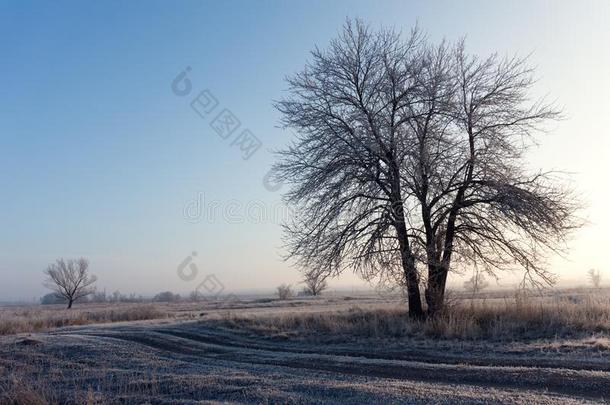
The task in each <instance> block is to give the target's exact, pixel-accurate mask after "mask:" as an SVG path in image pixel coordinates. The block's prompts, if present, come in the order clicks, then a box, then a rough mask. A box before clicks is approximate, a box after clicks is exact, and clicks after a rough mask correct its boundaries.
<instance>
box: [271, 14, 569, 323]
mask: <svg viewBox="0 0 610 405" xmlns="http://www.w3.org/2000/svg"><path fill="white" fill-rule="evenodd" d="M532 73H533V72H532V70H531V69H530V68H529V67H528V66H527V64H526V62H525V61H524V60H523V59H519V58H512V59H502V58H499V57H497V56H495V55H493V56H491V57H488V58H485V59H479V58H477V57H475V56H472V55H469V54H467V53H466V51H465V49H464V46H463V44H462V43H461V42H459V43H457V44H455V45H450V44H447V43H441V44H440V45H437V46H433V45H431V44H429V43H428V42H427V41H426V40H425V39H424V38H423V37H422V35H420V33H419V31H418V30H413V31H412V32H411V33H410V35H408V37H407V38H406V39H404V38H403V37H402V36H401V35H399V34H398V33H396V32H393V31H388V30H380V31H373V30H371V29H370V28H369V27H368V26H366V25H365V24H363V23H362V22H359V21H356V22H351V21H348V22H347V23H346V25H345V27H344V29H343V31H342V32H341V33H340V35H339V36H338V38H337V39H335V40H333V41H332V42H331V43H330V46H329V47H328V49H326V50H320V49H316V50H314V51H313V52H312V56H311V61H310V62H309V63H308V64H307V65H306V67H305V69H304V70H303V71H301V72H300V73H297V74H295V75H293V76H291V77H289V78H288V84H289V95H288V96H287V97H286V98H284V99H283V100H281V101H279V102H278V103H277V108H278V110H279V111H280V112H281V114H282V122H283V124H284V125H285V126H287V127H291V128H294V129H295V130H296V132H297V135H296V139H294V141H293V143H292V144H291V145H290V146H289V147H288V148H287V149H285V150H283V151H281V152H280V153H279V155H280V159H279V161H278V163H277V164H276V166H275V173H276V175H277V177H278V180H280V181H284V182H287V183H289V184H291V188H290V190H289V191H288V193H287V194H286V195H285V199H286V201H287V202H288V203H289V204H292V205H294V206H295V207H296V209H297V211H296V212H297V213H298V215H297V217H296V218H295V219H294V220H293V221H291V222H290V223H287V224H286V225H285V231H286V233H285V235H286V242H287V243H286V245H287V249H288V256H289V257H291V258H293V259H295V260H296V261H297V262H298V264H299V265H301V266H304V267H309V268H319V269H323V270H324V271H326V272H327V273H328V274H329V275H338V274H339V273H341V272H342V271H344V270H345V269H352V270H354V271H356V272H358V273H360V274H361V275H362V276H363V277H364V278H365V279H375V278H386V279H391V280H393V281H395V282H396V283H399V284H400V285H404V286H405V288H406V291H407V296H408V305H409V313H410V314H411V315H412V316H413V317H416V318H422V317H423V316H424V315H425V312H424V305H423V302H422V297H421V296H420V284H423V285H425V301H426V304H427V311H428V313H429V314H431V315H433V314H435V313H437V312H438V311H439V310H441V309H442V307H443V302H444V294H445V286H446V281H447V275H448V273H449V271H450V269H452V268H453V269H459V268H463V267H466V266H475V267H477V268H482V270H484V271H486V272H488V273H493V272H494V271H496V270H501V269H511V268H514V267H515V265H519V266H521V267H522V268H524V269H525V276H524V277H525V279H527V280H529V281H531V282H533V283H536V284H539V283H541V282H552V281H553V276H552V274H550V273H549V272H548V271H547V270H546V269H545V267H544V262H543V261H542V260H541V259H542V253H543V252H545V251H546V249H545V248H548V249H553V250H558V249H560V248H561V247H562V246H563V241H564V239H565V237H566V236H567V234H568V233H569V231H570V230H572V229H573V228H574V227H575V226H577V224H576V222H575V220H574V210H575V209H576V208H577V206H576V204H575V203H573V202H572V201H573V200H572V199H571V196H570V194H569V192H568V190H565V189H564V188H562V187H560V186H557V185H556V184H557V182H556V181H555V177H556V176H555V175H554V174H553V173H536V172H533V173H532V172H530V171H529V170H528V169H527V165H526V162H525V157H526V151H527V149H528V146H529V145H531V144H532V141H533V135H534V134H535V133H536V132H537V131H538V130H539V129H542V125H543V124H544V123H545V121H547V120H551V119H555V118H557V117H558V112H557V111H556V110H555V109H554V108H553V107H552V106H550V105H547V104H545V103H544V102H542V101H531V99H530V90H531V87H532V84H533V79H532Z"/></svg>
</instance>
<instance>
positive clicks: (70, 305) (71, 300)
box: [68, 298, 74, 309]
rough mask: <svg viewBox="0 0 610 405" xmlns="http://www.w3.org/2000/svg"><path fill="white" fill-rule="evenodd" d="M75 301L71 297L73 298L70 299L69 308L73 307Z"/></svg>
mask: <svg viewBox="0 0 610 405" xmlns="http://www.w3.org/2000/svg"><path fill="white" fill-rule="evenodd" d="M73 302H74V300H73V299H71V298H70V299H69V300H68V309H70V308H72V303H73Z"/></svg>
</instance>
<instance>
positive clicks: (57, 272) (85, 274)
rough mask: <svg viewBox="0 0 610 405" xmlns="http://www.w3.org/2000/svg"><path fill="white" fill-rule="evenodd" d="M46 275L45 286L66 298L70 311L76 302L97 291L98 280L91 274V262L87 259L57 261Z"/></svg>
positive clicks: (46, 271)
mask: <svg viewBox="0 0 610 405" xmlns="http://www.w3.org/2000/svg"><path fill="white" fill-rule="evenodd" d="M44 274H45V275H46V276H47V279H46V280H45V283H44V285H45V286H46V287H47V288H49V289H51V290H53V291H54V292H55V294H57V295H59V296H61V297H63V298H65V299H66V300H67V301H68V309H70V308H72V304H73V303H74V301H76V300H78V299H79V298H83V297H86V296H87V295H89V294H92V293H93V292H94V291H95V289H94V287H93V284H94V283H95V281H96V280H97V278H96V277H95V276H94V275H91V274H89V261H88V260H87V259H85V258H82V257H81V258H80V259H77V260H73V259H70V260H64V259H57V261H56V262H55V263H53V264H50V265H49V267H47V269H46V270H45V271H44Z"/></svg>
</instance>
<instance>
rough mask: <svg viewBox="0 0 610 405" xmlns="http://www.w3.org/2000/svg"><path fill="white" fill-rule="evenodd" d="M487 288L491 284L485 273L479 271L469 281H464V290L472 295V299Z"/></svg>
mask: <svg viewBox="0 0 610 405" xmlns="http://www.w3.org/2000/svg"><path fill="white" fill-rule="evenodd" d="M487 287H489V283H488V282H487V280H485V276H484V275H483V273H480V272H478V271H477V272H475V274H474V275H473V276H472V277H470V279H469V280H466V281H464V290H466V291H467V292H469V293H471V294H472V298H474V296H475V295H477V294H478V293H479V292H480V291H482V290H484V289H485V288H487Z"/></svg>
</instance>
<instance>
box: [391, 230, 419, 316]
mask: <svg viewBox="0 0 610 405" xmlns="http://www.w3.org/2000/svg"><path fill="white" fill-rule="evenodd" d="M396 231H397V234H398V243H399V245H400V256H401V259H402V269H403V272H404V274H405V280H406V282H407V297H408V302H409V316H410V317H411V318H413V319H423V318H424V315H425V314H424V310H423V307H422V302H421V294H420V292H419V276H418V275H417V268H416V267H415V259H414V258H413V255H412V254H411V247H410V245H409V240H408V236H407V228H406V226H405V223H404V222H401V221H397V223H396Z"/></svg>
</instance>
